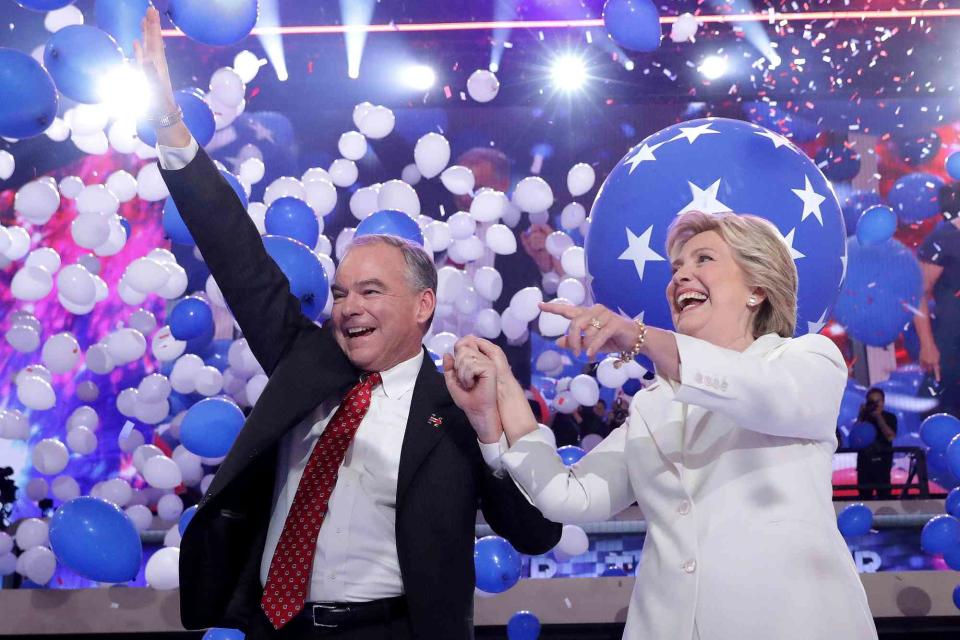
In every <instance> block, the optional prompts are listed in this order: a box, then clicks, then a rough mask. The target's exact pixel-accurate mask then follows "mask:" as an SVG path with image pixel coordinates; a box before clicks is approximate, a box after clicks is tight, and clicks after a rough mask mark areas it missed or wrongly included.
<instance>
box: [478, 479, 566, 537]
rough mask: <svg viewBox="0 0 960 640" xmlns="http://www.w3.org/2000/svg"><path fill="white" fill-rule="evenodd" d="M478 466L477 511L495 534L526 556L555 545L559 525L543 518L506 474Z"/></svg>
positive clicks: (559, 532) (558, 534)
mask: <svg viewBox="0 0 960 640" xmlns="http://www.w3.org/2000/svg"><path fill="white" fill-rule="evenodd" d="M479 467H480V510H481V512H482V513H483V517H484V519H485V520H486V521H487V524H489V525H490V527H491V528H492V529H493V530H494V531H495V532H496V533H497V535H500V536H503V537H504V538H506V539H507V540H509V541H510V544H512V545H513V546H514V548H516V550H517V551H519V552H520V553H525V554H528V555H539V554H541V553H546V552H547V551H549V550H550V549H552V548H553V547H555V546H556V545H557V542H559V541H560V534H561V533H562V531H563V527H562V525H560V524H557V523H556V522H551V521H550V520H548V519H547V518H545V517H544V515H543V514H542V513H541V512H540V511H539V510H538V509H537V507H536V506H535V505H533V504H531V503H530V501H529V500H528V499H527V498H526V496H524V495H523V492H522V491H521V490H520V489H519V487H517V485H516V484H515V483H514V481H513V480H512V479H511V478H510V477H509V476H508V475H507V474H505V473H502V472H501V473H496V472H494V471H493V470H492V469H491V468H490V467H489V465H488V464H487V463H486V462H481V463H480V464H479Z"/></svg>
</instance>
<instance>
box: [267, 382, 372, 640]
mask: <svg viewBox="0 0 960 640" xmlns="http://www.w3.org/2000/svg"><path fill="white" fill-rule="evenodd" d="M378 384H380V374H379V373H371V374H370V375H369V376H367V377H366V378H365V379H363V380H361V381H360V382H358V383H357V384H356V385H355V386H354V387H353V388H352V389H350V391H349V392H347V395H346V396H345V397H344V398H343V402H341V403H340V406H339V407H338V408H337V412H336V413H335V414H334V416H333V418H332V419H331V420H330V423H329V424H328V425H327V427H326V429H324V430H323V433H322V434H321V435H320V439H319V440H318V441H317V444H316V446H314V448H313V451H312V452H311V453H310V459H309V460H308V461H307V466H306V467H305V468H304V470H303V477H301V478H300V484H299V486H298V487H297V493H296V494H295V495H294V497H293V505H291V507H290V513H288V514H287V519H286V521H285V522H284V523H283V532H282V533H281V534H280V541H279V542H278V543H277V549H276V551H274V553H273V560H271V561H270V572H269V573H268V574H267V584H266V586H264V588H263V597H262V598H261V599H260V607H261V608H263V611H264V613H266V614H267V618H268V619H269V620H270V622H271V624H273V627H274V628H275V629H280V628H281V627H282V626H284V625H285V624H287V623H288V622H290V620H291V619H292V618H293V617H294V616H295V615H297V614H298V613H299V612H300V610H301V609H303V603H304V602H306V599H307V592H308V591H309V586H310V577H311V574H312V567H313V553H314V550H315V548H316V546H317V535H318V534H319V533H320V526H321V525H322V524H323V518H324V516H325V515H326V514H327V504H328V503H329V501H330V494H331V493H333V487H334V485H336V483H337V473H338V472H339V471H340V465H341V463H343V457H344V455H346V453H347V447H349V446H350V442H351V441H352V440H353V435H354V434H355V433H356V432H357V428H358V427H359V426H360V421H361V420H363V416H364V415H366V413H367V409H369V408H370V392H371V390H372V389H373V387H375V386H376V385H378Z"/></svg>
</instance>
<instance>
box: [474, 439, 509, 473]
mask: <svg viewBox="0 0 960 640" xmlns="http://www.w3.org/2000/svg"><path fill="white" fill-rule="evenodd" d="M477 444H479V445H480V453H481V454H482V455H483V461H484V462H486V463H487V466H488V467H490V469H491V470H493V471H500V470H501V469H503V464H502V463H501V462H500V457H501V456H502V455H503V454H504V453H505V452H506V450H507V448H508V445H507V435H506V434H505V433H501V434H500V440H498V441H497V442H491V443H490V444H485V443H483V442H480V441H479V440H477Z"/></svg>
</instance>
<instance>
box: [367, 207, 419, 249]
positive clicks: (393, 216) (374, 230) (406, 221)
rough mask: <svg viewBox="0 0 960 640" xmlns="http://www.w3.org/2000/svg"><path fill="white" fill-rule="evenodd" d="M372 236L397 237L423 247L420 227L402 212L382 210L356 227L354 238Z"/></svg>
mask: <svg viewBox="0 0 960 640" xmlns="http://www.w3.org/2000/svg"><path fill="white" fill-rule="evenodd" d="M374 234H382V235H388V236H398V237H400V238H405V239H407V240H409V241H410V242H413V243H415V244H418V245H420V246H423V233H422V232H421V231H420V225H418V224H417V222H416V220H414V219H413V218H411V217H410V216H408V215H407V214H405V213H403V212H402V211H394V210H393V209H383V210H382V211H377V212H376V213H372V214H370V215H369V216H367V217H366V218H364V219H363V220H361V221H360V224H358V225H357V231H356V233H355V234H354V237H355V238H357V237H360V236H369V235H374Z"/></svg>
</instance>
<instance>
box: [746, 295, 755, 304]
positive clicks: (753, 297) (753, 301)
mask: <svg viewBox="0 0 960 640" xmlns="http://www.w3.org/2000/svg"><path fill="white" fill-rule="evenodd" d="M747 306H748V307H755V306H757V296H750V297H749V298H748V299H747Z"/></svg>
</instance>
